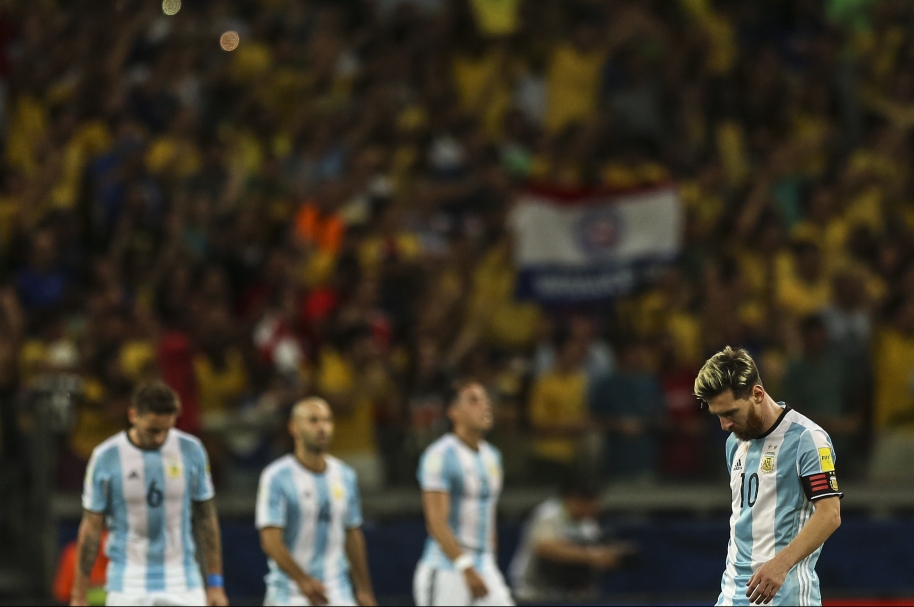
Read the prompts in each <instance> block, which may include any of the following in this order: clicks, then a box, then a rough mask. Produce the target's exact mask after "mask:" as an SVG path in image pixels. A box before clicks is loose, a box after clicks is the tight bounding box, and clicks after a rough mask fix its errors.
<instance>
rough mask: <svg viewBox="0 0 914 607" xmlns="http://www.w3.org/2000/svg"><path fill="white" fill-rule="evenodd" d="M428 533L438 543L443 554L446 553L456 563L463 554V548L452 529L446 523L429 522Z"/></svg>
mask: <svg viewBox="0 0 914 607" xmlns="http://www.w3.org/2000/svg"><path fill="white" fill-rule="evenodd" d="M428 533H429V535H431V536H432V539H433V540H435V541H436V542H438V545H439V546H441V550H442V552H444V554H445V556H447V557H448V558H449V559H450V560H452V561H455V560H457V558H458V557H459V556H460V555H461V554H463V548H461V547H460V543H459V542H458V541H457V538H456V537H454V532H453V531H451V528H450V526H449V525H448V524H447V522H446V521H436V522H434V523H432V522H429V524H428Z"/></svg>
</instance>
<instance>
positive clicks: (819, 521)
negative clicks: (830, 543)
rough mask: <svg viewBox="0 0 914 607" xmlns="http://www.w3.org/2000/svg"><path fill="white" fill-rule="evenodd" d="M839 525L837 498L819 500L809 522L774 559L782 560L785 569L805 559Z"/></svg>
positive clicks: (838, 503)
mask: <svg viewBox="0 0 914 607" xmlns="http://www.w3.org/2000/svg"><path fill="white" fill-rule="evenodd" d="M840 525H841V508H840V501H839V498H838V497H827V498H824V499H821V500H819V503H818V504H817V505H816V509H815V511H814V512H813V513H812V516H811V517H809V521H808V522H807V523H806V525H805V526H804V527H803V529H801V530H800V532H799V533H798V534H797V536H796V537H795V538H793V541H791V542H790V543H789V544H787V546H785V547H784V549H783V550H781V551H780V552H779V553H778V554H777V557H776V558H779V559H781V560H783V562H784V564H785V565H786V566H787V569H790V568H792V567H793V566H794V565H796V564H797V563H799V562H800V561H802V560H803V559H805V558H806V557H807V556H809V555H810V554H812V553H813V552H814V551H815V550H816V549H818V548H819V546H821V545H822V544H824V543H825V540H827V539H828V538H829V537H830V536H831V534H832V533H834V532H835V530H836V529H837V528H838V527H839V526H840Z"/></svg>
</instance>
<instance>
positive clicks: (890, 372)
mask: <svg viewBox="0 0 914 607" xmlns="http://www.w3.org/2000/svg"><path fill="white" fill-rule="evenodd" d="M874 358H875V360H874V361H873V362H874V364H873V368H874V370H875V373H876V378H875V380H876V381H875V389H874V394H873V425H874V426H875V427H876V428H877V429H879V430H883V429H895V428H898V427H899V426H908V427H914V336H911V335H904V334H902V333H900V332H898V331H895V330H891V329H889V330H886V331H883V332H882V334H881V335H880V336H879V340H878V343H877V344H876V350H875V357H874Z"/></svg>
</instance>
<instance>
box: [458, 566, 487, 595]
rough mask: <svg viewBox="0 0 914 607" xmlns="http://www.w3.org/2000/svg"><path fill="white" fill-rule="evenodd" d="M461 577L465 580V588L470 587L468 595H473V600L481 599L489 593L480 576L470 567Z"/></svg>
mask: <svg viewBox="0 0 914 607" xmlns="http://www.w3.org/2000/svg"><path fill="white" fill-rule="evenodd" d="M463 577H464V579H465V580H466V582H467V588H469V589H470V596H472V597H473V600H476V599H481V598H482V597H484V596H486V595H487V594H489V589H488V588H487V587H486V583H485V582H483V581H482V577H480V575H479V574H478V573H476V570H475V569H473V568H472V567H470V568H469V569H467V570H466V571H464V572H463Z"/></svg>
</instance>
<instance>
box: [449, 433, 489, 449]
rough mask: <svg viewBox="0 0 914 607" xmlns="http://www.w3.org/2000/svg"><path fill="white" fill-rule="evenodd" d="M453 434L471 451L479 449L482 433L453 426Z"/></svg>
mask: <svg viewBox="0 0 914 607" xmlns="http://www.w3.org/2000/svg"><path fill="white" fill-rule="evenodd" d="M454 436H456V437H457V438H458V439H460V442H462V443H463V444H465V445H466V446H467V447H469V448H470V449H472V450H473V451H478V450H479V443H481V442H482V433H481V432H473V431H472V430H468V429H466V428H454Z"/></svg>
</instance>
